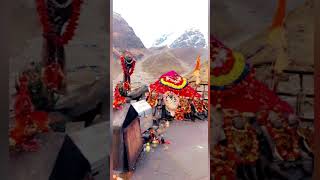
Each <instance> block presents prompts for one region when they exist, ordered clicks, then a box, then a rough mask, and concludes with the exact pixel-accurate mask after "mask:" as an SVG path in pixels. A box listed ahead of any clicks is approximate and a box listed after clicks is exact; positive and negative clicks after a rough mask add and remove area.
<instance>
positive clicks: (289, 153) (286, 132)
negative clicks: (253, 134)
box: [266, 122, 301, 161]
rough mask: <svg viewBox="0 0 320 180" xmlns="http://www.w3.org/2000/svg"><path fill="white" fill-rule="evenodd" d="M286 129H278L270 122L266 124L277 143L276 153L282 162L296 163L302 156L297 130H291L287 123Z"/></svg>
mask: <svg viewBox="0 0 320 180" xmlns="http://www.w3.org/2000/svg"><path fill="white" fill-rule="evenodd" d="M283 123H284V125H285V126H284V127H283V128H281V129H276V128H274V127H273V126H272V124H271V123H270V122H268V123H267V124H266V127H267V130H268V132H269V134H270V136H271V138H272V140H273V141H274V142H275V145H276V152H277V154H278V155H279V156H280V158H281V159H282V160H285V161H295V160H297V159H298V158H299V157H300V156H301V154H300V151H299V137H298V134H297V131H296V129H295V128H291V127H289V126H288V124H287V123H285V122H283Z"/></svg>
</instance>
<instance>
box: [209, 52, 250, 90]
mask: <svg viewBox="0 0 320 180" xmlns="http://www.w3.org/2000/svg"><path fill="white" fill-rule="evenodd" d="M233 56H234V59H235V61H234V64H232V65H233V66H232V69H231V70H230V71H229V72H228V74H223V75H220V73H215V71H217V70H218V69H217V68H214V69H213V70H212V74H211V85H213V86H226V85H231V84H232V83H233V82H235V81H236V80H237V79H238V78H239V77H240V76H241V74H242V73H243V71H244V69H245V66H246V63H245V60H244V57H243V55H241V54H240V53H233ZM215 74H216V75H217V74H219V75H218V76H216V75H215Z"/></svg>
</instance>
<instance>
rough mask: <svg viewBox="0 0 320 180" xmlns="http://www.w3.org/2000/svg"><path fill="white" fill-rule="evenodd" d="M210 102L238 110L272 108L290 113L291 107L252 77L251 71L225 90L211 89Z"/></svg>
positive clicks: (253, 110) (252, 110) (256, 110)
mask: <svg viewBox="0 0 320 180" xmlns="http://www.w3.org/2000/svg"><path fill="white" fill-rule="evenodd" d="M211 103H212V104H213V105H214V106H216V105H218V104H220V105H221V107H222V108H225V109H229V108H230V109H235V110H238V111H239V112H253V113H256V112H259V111H263V110H273V111H275V112H282V113H287V114H291V113H293V112H294V110H293V109H292V107H291V106H290V105H289V104H288V103H287V102H285V101H283V100H281V99H280V98H279V97H278V96H277V94H276V93H274V92H273V91H272V90H270V89H269V88H268V87H267V86H266V85H265V84H263V83H261V82H259V81H258V80H256V79H255V78H254V75H253V73H252V74H249V75H247V77H245V78H244V79H243V80H242V82H239V83H238V84H236V85H234V86H232V87H230V88H229V89H225V90H212V91H211Z"/></svg>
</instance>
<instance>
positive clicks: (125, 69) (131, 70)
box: [120, 56, 136, 76]
mask: <svg viewBox="0 0 320 180" xmlns="http://www.w3.org/2000/svg"><path fill="white" fill-rule="evenodd" d="M120 60H121V67H122V71H123V74H126V75H127V76H131V75H132V74H133V72H134V68H135V66H136V61H133V62H132V67H131V69H130V71H129V72H128V71H127V67H126V65H125V62H124V61H125V59H124V57H123V56H121V58H120Z"/></svg>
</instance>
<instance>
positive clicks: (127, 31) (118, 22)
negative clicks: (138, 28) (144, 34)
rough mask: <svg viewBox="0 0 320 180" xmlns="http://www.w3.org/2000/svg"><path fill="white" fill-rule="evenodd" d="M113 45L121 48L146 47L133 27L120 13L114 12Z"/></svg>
mask: <svg viewBox="0 0 320 180" xmlns="http://www.w3.org/2000/svg"><path fill="white" fill-rule="evenodd" d="M112 26H113V27H112V28H113V34H112V37H113V42H112V43H113V46H114V47H115V48H120V49H132V48H134V49H136V48H142V49H143V48H145V46H144V45H143V43H142V41H141V40H140V38H139V37H137V35H136V34H135V32H134V30H133V29H132V27H131V26H130V25H129V24H128V23H127V22H126V20H125V19H123V18H122V17H121V15H120V14H118V13H115V12H114V13H113V24H112Z"/></svg>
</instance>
